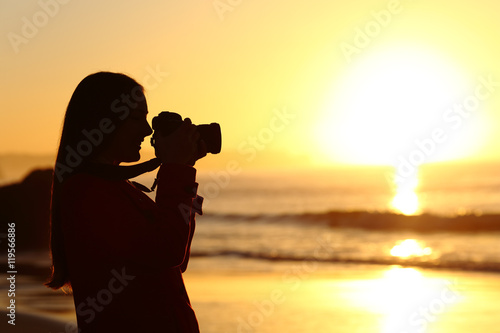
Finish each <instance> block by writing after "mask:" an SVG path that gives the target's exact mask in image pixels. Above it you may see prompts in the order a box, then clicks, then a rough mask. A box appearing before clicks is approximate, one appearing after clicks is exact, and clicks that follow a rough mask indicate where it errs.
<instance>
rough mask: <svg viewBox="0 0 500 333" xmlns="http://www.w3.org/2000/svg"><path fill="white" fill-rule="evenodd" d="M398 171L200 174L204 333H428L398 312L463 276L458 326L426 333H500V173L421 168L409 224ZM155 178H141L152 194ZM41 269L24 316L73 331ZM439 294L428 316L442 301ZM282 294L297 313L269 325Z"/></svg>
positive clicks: (197, 248)
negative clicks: (498, 314)
mask: <svg viewBox="0 0 500 333" xmlns="http://www.w3.org/2000/svg"><path fill="white" fill-rule="evenodd" d="M438 171H439V172H438ZM391 172H392V173H393V172H394V170H391V169H387V168H345V169H336V170H315V171H279V172H278V171H272V172H271V171H249V170H241V172H239V173H238V174H230V173H229V172H226V171H224V170H222V171H221V170H218V171H200V172H199V173H198V182H199V194H200V195H203V196H204V197H205V202H204V206H203V210H204V214H203V215H202V216H198V217H197V226H196V233H195V237H194V240H193V244H192V252H191V256H192V260H191V262H190V267H189V269H188V271H187V272H186V275H185V278H186V284H187V287H188V290H189V293H190V295H191V296H192V297H191V298H192V301H193V306H194V307H195V309H196V312H197V315H198V317H199V320H200V325H201V326H202V328H203V330H202V331H203V332H206V333H212V332H214V333H215V332H261V333H270V332H276V331H287V332H301V333H302V332H342V333H343V332H384V333H389V332H390V333H401V332H404V331H406V332H417V331H418V332H422V330H419V327H410V328H411V329H409V330H408V329H407V330H404V329H403V330H402V329H400V328H394V329H393V328H383V327H386V326H387V325H389V326H387V327H392V326H391V325H393V324H394V322H399V321H400V320H401V318H402V317H401V314H400V313H399V312H398V311H399V310H398V309H393V308H395V305H394V304H397V307H401V306H402V305H405V306H409V307H410V309H411V311H416V310H415V309H418V307H417V305H415V304H416V303H415V304H413V303H414V302H413V301H415V300H418V299H419V297H417V296H418V295H416V293H420V294H422V295H424V296H425V295H427V294H426V293H429V290H431V289H432V288H430V289H429V288H428V286H427V285H426V284H428V283H437V282H439V284H440V285H441V284H442V283H441V282H443V281H444V280H443V279H445V280H446V281H453V276H457V281H458V282H459V283H458V284H457V286H458V287H457V288H459V289H460V290H462V291H463V295H464V297H465V301H464V302H463V303H461V304H462V305H461V304H458V305H457V306H453V307H452V306H451V305H450V307H449V309H448V308H447V310H450V311H451V312H450V315H449V317H448V318H449V319H446V317H440V319H439V321H436V325H444V327H448V328H440V327H439V326H437V328H435V329H434V330H425V332H470V331H471V329H470V327H476V326H475V325H476V324H475V323H482V322H484V323H485V324H484V325H486V326H484V327H486V329H485V330H487V331H489V332H495V329H496V327H498V325H497V324H498V323H496V321H495V318H494V317H488V318H489V319H488V320H484V318H486V317H485V314H486V313H488V312H491V311H496V309H497V297H496V296H495V295H498V290H497V289H498V288H497V287H496V286H497V285H499V283H500V279H499V278H498V277H499V276H500V275H499V273H500V246H499V245H498V244H499V242H500V224H499V222H500V215H498V214H499V213H500V195H499V194H498V193H499V192H500V191H499V190H500V181H497V179H498V180H500V175H499V174H498V173H497V172H496V169H495V168H485V169H484V168H483V169H477V168H464V169H462V170H459V169H456V168H452V169H447V168H444V171H443V168H436V169H434V170H420V171H419V174H418V176H419V183H418V186H417V187H416V189H415V195H416V197H417V198H418V205H419V209H420V215H416V216H405V215H402V214H401V213H398V211H397V210H396V209H395V208H394V207H393V206H392V205H391V202H392V200H393V198H394V196H395V195H396V194H397V188H395V186H394V184H392V183H391V182H390V179H391ZM154 176H155V175H154V174H153V173H150V174H146V175H143V176H141V177H138V179H136V180H137V181H139V182H141V183H143V184H145V185H147V186H150V185H151V184H152V183H153V179H154ZM150 195H151V197H152V198H154V195H155V193H154V192H153V193H151V194H150ZM17 263H18V264H19V265H20V267H29V266H31V268H33V267H37V268H38V269H39V270H40V269H45V268H46V267H48V265H49V263H50V262H49V257H48V255H47V254H46V253H24V254H19V255H18V256H17ZM425 268H432V269H430V270H429V269H425ZM30 270H31V271H33V269H29V270H28V269H23V273H22V274H18V290H19V293H18V295H17V296H16V297H17V304H18V310H19V312H20V313H23V312H24V313H40V314H43V315H45V316H51V317H55V318H57V319H59V320H62V321H63V322H64V323H65V325H66V326H67V328H66V329H65V330H64V331H65V332H70V331H74V329H75V326H74V322H75V311H74V305H73V302H72V298H71V297H70V296H65V295H62V293H54V292H52V291H50V290H48V289H47V288H45V287H43V286H42V285H41V280H40V277H36V276H30V274H29V273H27V272H28V271H30ZM450 272H451V273H450ZM394 274H396V275H398V276H397V278H394V276H393V275H394ZM401 274H402V276H399V275H401ZM464 274H467V275H464ZM385 275H387V276H385ZM384 276H385V277H384ZM0 277H2V281H3V282H0V290H2V293H5V292H6V290H7V288H8V284H7V282H6V281H7V280H6V279H5V278H4V275H2V274H0ZM488 281H490V282H488ZM420 284H422V285H420ZM424 284H425V285H424ZM479 286H482V287H479ZM207 288H208V289H207ZM439 288H441V289H439ZM439 288H438V289H437V291H436V293H437V294H429V295H427V296H428V297H427V296H426V297H427V298H426V299H425V300H424V301H423V304H424V305H426V304H434V303H432V302H435V300H436V299H438V300H439V298H436V297H437V296H439V295H440V293H442V288H443V287H442V286H441V287H439ZM276 290H278V291H281V292H283V293H284V295H285V296H286V302H285V303H283V304H281V305H280V306H279V307H278V306H277V305H276V308H275V309H273V312H272V315H271V314H269V315H267V314H266V313H267V312H266V313H264V314H263V313H262V311H261V310H259V309H260V308H259V306H260V305H262V304H264V303H265V302H266V301H268V300H269V297H270V296H269V295H271V294H270V293H271V292H273V291H276ZM444 290H446V289H444ZM436 295H437V296H436ZM339 300H340V301H339ZM388 301H390V302H389V303H388ZM412 302H413V303H412ZM256 304H257V305H259V304H260V305H259V306H257V305H256ZM266 304H269V302H267V303H266ZM305 304H306V305H305ZM312 305H314V306H313V307H311V306H312ZM384 307H386V308H387V309H385V310H384ZM492 309H494V310H492ZM259 311H260V312H259ZM384 311H385V312H384ZM453 311H455V312H453ZM464 313H466V314H467V316H464ZM492 313H493V312H492ZM21 318H22V317H21ZM332 318H335V320H333V321H332ZM257 319H259V320H258V321H256V320H257ZM460 320H463V322H461V321H460ZM20 321H21V322H22V320H20ZM27 322H28V321H27ZM256 323H258V325H257V324H256ZM68 325H69V326H68ZM446 325H448V326H446ZM467 325H469V326H467ZM398 327H399V326H398ZM429 327H430V326H429ZM468 327H469V328H468ZM61 331H62V330H61Z"/></svg>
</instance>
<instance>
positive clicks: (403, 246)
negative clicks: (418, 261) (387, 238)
mask: <svg viewBox="0 0 500 333" xmlns="http://www.w3.org/2000/svg"><path fill="white" fill-rule="evenodd" d="M430 254H432V249H431V248H430V247H424V246H423V245H422V244H421V243H420V242H418V241H417V240H415V239H405V240H404V241H400V242H399V243H398V244H396V245H394V247H393V248H392V249H391V255H392V256H394V257H400V258H409V257H422V256H428V255H430Z"/></svg>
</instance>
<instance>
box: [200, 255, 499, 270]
mask: <svg viewBox="0 0 500 333" xmlns="http://www.w3.org/2000/svg"><path fill="white" fill-rule="evenodd" d="M191 257H237V258H241V259H257V260H265V261H273V262H318V263H332V264H334V263H342V264H365V265H398V266H402V267H419V268H430V269H450V270H463V271H482V272H494V273H500V262H484V261H482V262H474V261H465V260H463V261H461V260H448V261H443V260H433V261H426V260H421V259H420V258H407V259H403V258H396V257H394V258H370V259H365V258H345V257H340V256H332V257H328V258H319V257H315V256H297V255H276V254H274V253H258V252H247V251H235V250H227V251H195V252H192V253H191Z"/></svg>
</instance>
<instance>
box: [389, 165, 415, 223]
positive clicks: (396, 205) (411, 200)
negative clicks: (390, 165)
mask: <svg viewBox="0 0 500 333" xmlns="http://www.w3.org/2000/svg"><path fill="white" fill-rule="evenodd" d="M401 174H404V173H403V172H402V171H401V170H397V169H396V171H395V177H394V180H393V182H394V184H393V185H394V188H395V194H394V197H393V198H392V201H391V207H392V208H393V209H395V210H396V211H398V212H400V213H402V214H404V215H416V214H418V213H420V204H419V200H418V195H417V193H416V189H417V186H418V174H417V172H416V171H415V172H414V173H413V174H410V175H406V176H405V177H402V176H401Z"/></svg>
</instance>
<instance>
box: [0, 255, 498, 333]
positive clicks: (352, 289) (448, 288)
mask: <svg viewBox="0 0 500 333" xmlns="http://www.w3.org/2000/svg"><path fill="white" fill-rule="evenodd" d="M184 279H185V283H186V287H187V290H188V293H189V295H190V298H191V302H192V305H193V308H194V309H195V312H196V314H197V317H198V321H199V324H200V329H201V332H203V333H216V332H217V333H219V332H228V333H229V332H235V333H236V332H237V333H249V332H255V333H268V332H292V333H293V332H297V333H299V332H300V333H306V332H307V333H309V332H315V333H316V332H318V333H323V332H324V333H327V332H328V333H330V332H338V333H344V332H345V333H347V332H350V333H352V332H373V333H405V332H406V333H410V332H426V333H432V332H439V333H448V332H450V333H451V332H453V333H457V332H458V333H461V332H464V333H466V332H493V333H494V332H500V328H498V326H499V324H500V320H499V318H498V317H497V316H496V314H497V313H498V300H499V299H500V274H497V273H488V272H468V271H451V270H431V269H415V268H410V267H406V268H405V267H401V266H383V265H360V264H340V263H338V264H328V263H321V262H315V261H290V262H286V261H285V262H280V263H273V262H265V261H262V260H259V261H258V260H254V259H241V258H236V257H225V258H193V259H192V260H191V262H190V266H189V268H188V271H187V272H186V273H185V274H184ZM24 280H25V281H22V282H21V284H20V286H19V290H20V292H19V296H18V297H17V304H18V307H17V310H18V314H20V315H19V316H18V318H17V322H16V326H15V327H14V326H11V325H9V326H6V327H7V328H8V330H7V332H28V331H23V330H21V329H22V327H29V328H30V330H29V332H33V333H37V332H49V331H47V330H44V328H42V327H43V325H40V322H39V321H38V319H37V318H33V317H23V316H22V314H25V313H30V314H36V315H40V316H42V318H46V319H48V318H51V319H55V320H57V321H58V322H59V324H56V323H55V322H50V323H48V322H44V323H45V324H47V325H48V326H46V327H53V328H59V329H60V328H62V327H64V329H65V332H73V331H74V329H75V326H74V322H75V315H74V309H73V304H72V298H71V297H70V296H68V295H63V294H62V293H60V292H58V293H54V292H52V291H50V290H48V289H46V288H45V287H43V286H42V285H41V283H37V282H35V280H33V279H31V280H29V279H24ZM28 280H29V281H28ZM3 292H5V290H3ZM142 311H147V304H143V305H138V311H137V316H138V320H139V319H140V316H141V312H142ZM4 324H5V316H4V323H2V326H4V327H5V325H4ZM34 326H35V327H34ZM2 332H4V330H2ZM50 332H52V333H54V332H60V331H54V330H51V331H50ZM61 332H64V331H61ZM75 332H76V331H75Z"/></svg>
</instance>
